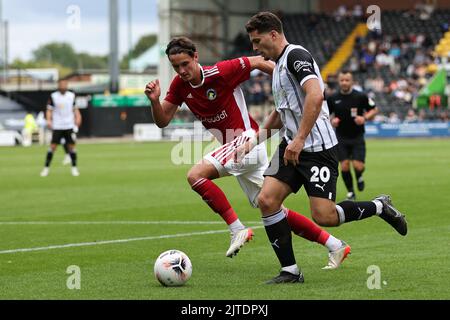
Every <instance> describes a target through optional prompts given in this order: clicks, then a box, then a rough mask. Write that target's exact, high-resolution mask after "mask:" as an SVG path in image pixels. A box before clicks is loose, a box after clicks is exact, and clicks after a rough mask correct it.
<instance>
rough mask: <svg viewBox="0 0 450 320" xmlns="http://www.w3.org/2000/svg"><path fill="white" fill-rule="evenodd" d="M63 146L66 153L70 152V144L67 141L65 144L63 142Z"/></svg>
mask: <svg viewBox="0 0 450 320" xmlns="http://www.w3.org/2000/svg"><path fill="white" fill-rule="evenodd" d="M63 148H64V152H65V153H66V154H69V152H70V150H69V145H68V144H67V143H64V144H63Z"/></svg>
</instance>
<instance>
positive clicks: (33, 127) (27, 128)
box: [22, 112, 38, 147]
mask: <svg viewBox="0 0 450 320" xmlns="http://www.w3.org/2000/svg"><path fill="white" fill-rule="evenodd" d="M37 131H38V127H37V124H36V120H35V119H34V116H33V115H32V114H31V112H28V113H27V115H26V116H25V119H24V126H23V129H22V145H23V146H24V147H30V146H31V144H32V143H33V133H35V132H37Z"/></svg>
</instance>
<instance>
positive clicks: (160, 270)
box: [154, 249, 192, 287]
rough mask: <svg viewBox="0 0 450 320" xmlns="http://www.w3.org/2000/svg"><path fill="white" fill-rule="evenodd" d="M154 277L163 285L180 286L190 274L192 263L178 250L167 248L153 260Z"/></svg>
mask: <svg viewBox="0 0 450 320" xmlns="http://www.w3.org/2000/svg"><path fill="white" fill-rule="evenodd" d="M154 273H155V277H156V279H157V280H158V281H159V282H160V283H161V284H162V285H163V286H165V287H176V286H182V285H184V284H185V283H186V281H188V280H189V278H190V277H191V275H192V263H191V260H190V259H189V257H188V256H187V255H186V254H185V253H184V252H182V251H180V250H175V249H172V250H167V251H165V252H163V253H161V254H160V255H159V257H158V258H157V259H156V261H155V267H154Z"/></svg>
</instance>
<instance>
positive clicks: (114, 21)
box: [109, 0, 120, 93]
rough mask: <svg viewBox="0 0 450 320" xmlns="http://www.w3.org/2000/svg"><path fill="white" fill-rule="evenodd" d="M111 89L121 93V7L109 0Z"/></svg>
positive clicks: (112, 91)
mask: <svg viewBox="0 0 450 320" xmlns="http://www.w3.org/2000/svg"><path fill="white" fill-rule="evenodd" d="M109 48H110V49H109V50H110V51H109V75H110V84H109V89H110V92H111V93H117V92H119V75H120V66H119V7H118V1H117V0H109Z"/></svg>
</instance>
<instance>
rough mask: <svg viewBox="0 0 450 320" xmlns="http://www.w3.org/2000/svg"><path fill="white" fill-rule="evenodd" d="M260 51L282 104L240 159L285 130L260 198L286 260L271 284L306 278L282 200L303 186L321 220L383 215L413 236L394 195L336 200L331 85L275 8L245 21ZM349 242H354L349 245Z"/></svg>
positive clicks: (330, 221)
mask: <svg viewBox="0 0 450 320" xmlns="http://www.w3.org/2000/svg"><path fill="white" fill-rule="evenodd" d="M246 30H247V33H248V34H249V37H250V41H251V43H252V45H253V49H254V50H255V51H257V52H258V53H259V54H261V55H262V56H263V57H264V58H265V59H267V60H268V59H270V60H272V61H275V62H276V66H275V68H274V71H273V74H272V92H273V96H274V100H275V108H276V109H275V110H274V111H272V113H271V114H270V115H269V117H268V119H267V121H266V123H265V125H264V127H263V128H262V129H261V130H260V131H259V132H258V133H257V134H256V136H254V137H252V138H251V139H250V140H249V141H247V142H245V144H244V145H242V146H240V147H239V148H238V149H237V150H236V153H237V156H236V158H237V159H236V160H237V161H238V163H239V159H240V158H241V157H242V155H244V154H248V153H249V152H252V150H253V148H255V147H256V146H257V145H259V144H260V143H261V142H263V140H264V139H267V138H268V137H270V136H271V134H272V133H273V130H274V129H282V131H281V135H282V137H283V140H282V142H281V143H280V145H279V148H278V150H277V151H276V152H275V155H274V157H273V158H272V161H271V163H270V165H269V167H268V169H267V171H266V172H265V173H264V176H265V179H264V184H263V187H262V190H261V192H260V193H259V196H258V204H259V209H260V210H261V214H262V220H263V223H264V226H265V229H266V233H267V236H268V238H269V241H270V243H271V245H272V248H273V250H274V251H275V254H276V256H277V258H278V260H279V261H280V264H281V272H280V274H279V275H278V276H276V277H274V278H273V279H271V280H269V281H267V283H268V284H276V283H293V282H297V283H298V282H300V283H301V282H304V277H303V274H302V272H301V270H300V269H299V267H298V265H297V263H296V260H295V256H294V252H293V248H292V235H291V228H290V225H289V222H288V220H287V219H286V217H285V214H284V210H283V206H282V204H283V201H284V200H285V199H286V198H287V197H288V196H289V195H290V194H291V193H297V192H298V190H299V189H300V188H301V187H302V186H304V187H305V190H306V193H307V195H308V197H309V201H310V208H311V213H312V217H313V219H314V220H315V221H316V222H317V223H318V224H319V225H321V226H328V227H332V226H338V225H341V224H343V223H346V222H351V221H359V220H362V219H366V218H369V217H371V216H374V215H378V216H380V217H381V218H383V219H384V220H385V221H386V222H388V223H389V224H390V225H391V226H392V227H393V228H394V229H395V230H396V231H397V232H399V233H400V234H401V235H406V232H407V225H406V220H405V218H404V216H403V215H402V214H401V213H400V212H399V211H398V210H396V209H395V208H394V207H393V206H392V203H391V199H390V197H389V196H386V195H381V196H379V197H376V198H375V199H373V200H372V201H364V202H354V201H343V202H340V203H338V204H336V203H335V199H336V181H337V177H338V160H337V154H336V152H337V151H336V145H337V143H338V141H337V138H336V135H335V133H334V130H333V128H332V127H331V123H330V118H329V110H328V106H327V103H326V101H324V96H323V92H324V84H323V81H322V77H321V75H320V70H319V67H318V65H317V63H316V62H315V60H314V59H313V57H312V56H311V54H310V53H309V52H308V51H307V50H306V49H305V48H304V47H302V46H300V45H294V44H290V43H289V42H288V41H287V39H286V37H285V35H284V32H283V25H282V22H281V20H280V19H279V18H278V17H277V16H276V15H274V14H273V13H270V12H261V13H259V14H257V15H255V16H253V17H252V18H251V19H250V20H249V21H248V23H247V24H246ZM345 248H347V247H345Z"/></svg>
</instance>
